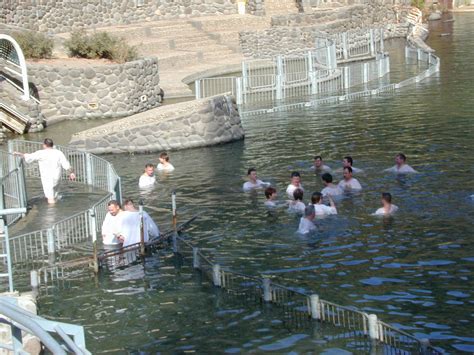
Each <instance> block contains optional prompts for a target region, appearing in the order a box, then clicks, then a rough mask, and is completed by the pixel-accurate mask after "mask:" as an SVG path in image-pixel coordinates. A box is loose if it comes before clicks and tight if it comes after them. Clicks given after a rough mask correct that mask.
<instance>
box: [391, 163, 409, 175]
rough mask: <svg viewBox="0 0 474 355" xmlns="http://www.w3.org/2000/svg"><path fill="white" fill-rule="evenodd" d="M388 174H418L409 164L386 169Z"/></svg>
mask: <svg viewBox="0 0 474 355" xmlns="http://www.w3.org/2000/svg"><path fill="white" fill-rule="evenodd" d="M385 171H386V172H389V173H395V174H412V173H417V171H416V170H415V169H413V168H412V167H411V166H410V165H408V164H403V165H402V166H400V167H398V165H394V166H392V167H391V168H388V169H385Z"/></svg>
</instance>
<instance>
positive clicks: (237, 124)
mask: <svg viewBox="0 0 474 355" xmlns="http://www.w3.org/2000/svg"><path fill="white" fill-rule="evenodd" d="M243 138H244V130H243V128H242V124H241V121H240V115H239V112H238V109H237V105H236V103H235V99H234V98H233V97H231V96H227V95H220V96H214V97H211V98H207V99H201V100H194V101H188V102H182V103H178V104H174V105H170V106H162V107H160V108H157V109H154V110H150V111H147V112H142V113H139V114H137V115H134V116H130V117H127V118H124V119H122V120H119V121H115V122H113V123H109V124H106V125H102V126H100V127H96V128H92V129H89V130H86V131H83V132H79V133H76V134H74V135H73V137H72V139H71V142H70V145H71V146H72V147H75V148H77V149H81V150H87V151H88V152H91V153H95V154H103V153H126V152H129V153H130V152H137V153H138V152H152V151H162V150H173V149H186V148H195V147H203V146H209V145H215V144H221V143H227V142H231V141H235V140H240V139H243Z"/></svg>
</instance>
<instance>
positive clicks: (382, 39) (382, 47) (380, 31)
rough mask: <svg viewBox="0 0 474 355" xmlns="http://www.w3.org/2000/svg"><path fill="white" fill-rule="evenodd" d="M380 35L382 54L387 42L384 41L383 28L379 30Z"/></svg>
mask: <svg viewBox="0 0 474 355" xmlns="http://www.w3.org/2000/svg"><path fill="white" fill-rule="evenodd" d="M379 33H380V52H381V53H383V51H384V50H385V41H384V38H383V36H384V30H383V28H380V29H379Z"/></svg>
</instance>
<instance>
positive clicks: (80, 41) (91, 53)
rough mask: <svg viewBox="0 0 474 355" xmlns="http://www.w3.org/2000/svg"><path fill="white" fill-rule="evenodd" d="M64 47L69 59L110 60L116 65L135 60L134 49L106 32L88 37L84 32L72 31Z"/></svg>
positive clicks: (95, 33) (135, 51) (135, 53)
mask: <svg viewBox="0 0 474 355" xmlns="http://www.w3.org/2000/svg"><path fill="white" fill-rule="evenodd" d="M64 46H65V47H66V49H67V50H68V52H69V56H70V57H79V58H87V59H100V58H103V59H110V60H113V61H115V62H118V63H124V62H129V61H131V60H135V59H136V58H137V56H138V55H137V50H136V48H135V47H131V46H129V45H128V44H127V43H125V40H124V39H123V38H119V37H115V36H113V35H110V34H108V33H107V32H94V33H92V34H91V35H88V34H87V33H86V32H85V31H84V30H79V31H74V32H73V33H71V38H70V39H69V40H67V41H65V43H64Z"/></svg>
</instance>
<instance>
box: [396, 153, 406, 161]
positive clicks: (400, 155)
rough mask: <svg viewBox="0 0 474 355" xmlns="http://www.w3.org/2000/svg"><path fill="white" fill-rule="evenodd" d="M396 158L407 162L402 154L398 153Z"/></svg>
mask: <svg viewBox="0 0 474 355" xmlns="http://www.w3.org/2000/svg"><path fill="white" fill-rule="evenodd" d="M397 157H399V158H400V159H402V160H403V161H406V160H407V157H406V155H405V154H403V153H398V154H397Z"/></svg>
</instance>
